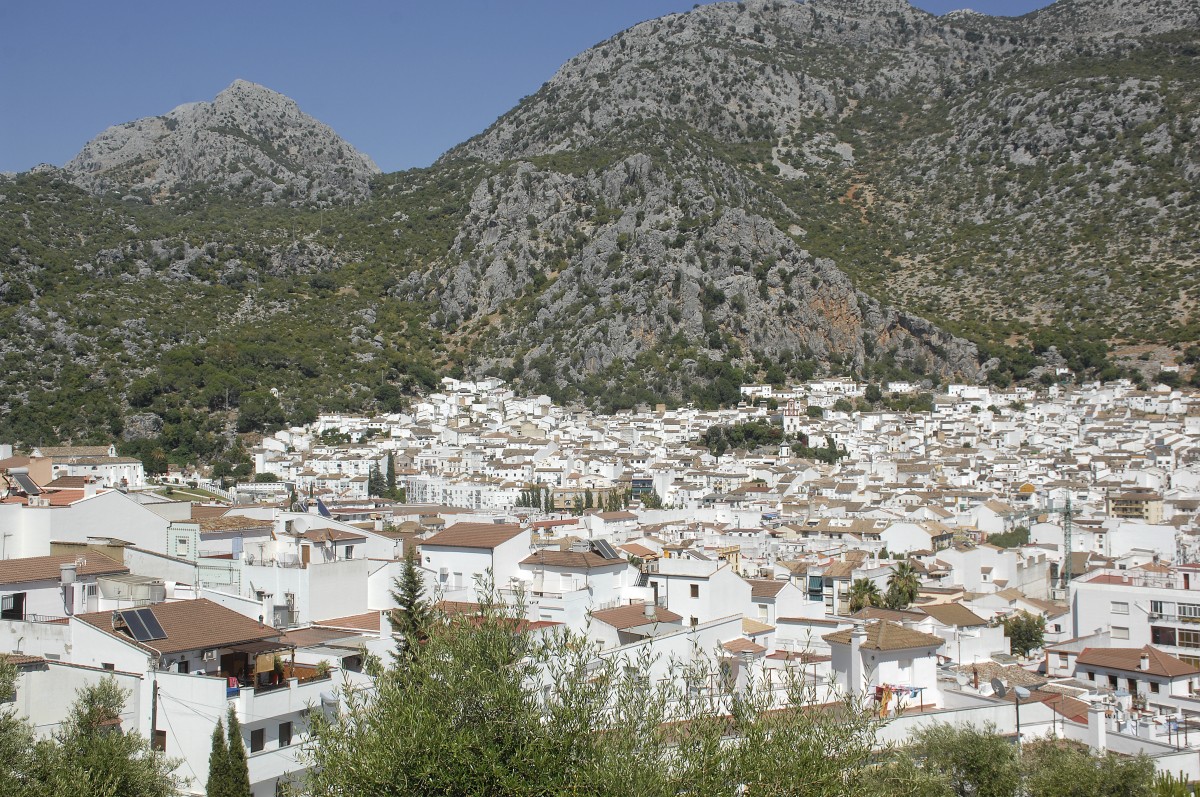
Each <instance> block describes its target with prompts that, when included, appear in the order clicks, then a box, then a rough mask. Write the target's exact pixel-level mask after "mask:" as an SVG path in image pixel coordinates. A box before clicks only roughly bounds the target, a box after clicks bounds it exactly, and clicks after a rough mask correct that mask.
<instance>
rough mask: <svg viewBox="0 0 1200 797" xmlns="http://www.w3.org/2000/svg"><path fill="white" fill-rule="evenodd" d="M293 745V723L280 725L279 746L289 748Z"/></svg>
mask: <svg viewBox="0 0 1200 797" xmlns="http://www.w3.org/2000/svg"><path fill="white" fill-rule="evenodd" d="M291 743H292V723H290V722H281V723H279V746H280V747H287V746H288V745H290V744H291Z"/></svg>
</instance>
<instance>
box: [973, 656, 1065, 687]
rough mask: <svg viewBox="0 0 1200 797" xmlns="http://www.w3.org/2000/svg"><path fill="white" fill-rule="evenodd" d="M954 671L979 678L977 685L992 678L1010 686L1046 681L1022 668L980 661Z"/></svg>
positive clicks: (1037, 683) (1033, 684)
mask: <svg viewBox="0 0 1200 797" xmlns="http://www.w3.org/2000/svg"><path fill="white" fill-rule="evenodd" d="M954 669H955V670H956V671H958V672H961V673H966V674H967V675H968V676H969V677H970V678H971V679H972V680H974V679H975V677H976V676H978V677H979V683H981V684H986V683H991V681H992V679H993V678H999V679H1000V680H1002V681H1007V682H1008V683H1009V684H1010V685H1012V686H1030V687H1032V686H1038V685H1040V684H1044V683H1045V682H1046V679H1045V678H1043V677H1042V676H1040V675H1037V674H1036V673H1031V672H1029V670H1026V669H1024V668H1022V667H1018V666H1016V665H1004V664H997V663H996V662H994V661H980V662H976V663H974V664H960V665H958V666H957V667H955V668H954Z"/></svg>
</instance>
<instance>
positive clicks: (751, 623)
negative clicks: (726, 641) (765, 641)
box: [742, 617, 775, 636]
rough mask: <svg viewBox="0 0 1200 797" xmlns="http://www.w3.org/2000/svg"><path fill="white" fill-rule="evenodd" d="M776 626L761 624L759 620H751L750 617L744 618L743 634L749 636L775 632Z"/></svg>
mask: <svg viewBox="0 0 1200 797" xmlns="http://www.w3.org/2000/svg"><path fill="white" fill-rule="evenodd" d="M774 630H775V626H773V625H768V624H766V623H760V622H759V621H758V620H751V619H750V618H749V617H743V618H742V633H743V634H746V635H747V636H754V635H755V634H765V633H767V632H769V631H774Z"/></svg>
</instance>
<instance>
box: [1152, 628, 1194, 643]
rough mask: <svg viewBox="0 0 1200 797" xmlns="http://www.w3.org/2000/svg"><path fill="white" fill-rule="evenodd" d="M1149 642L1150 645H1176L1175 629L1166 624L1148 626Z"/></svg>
mask: <svg viewBox="0 0 1200 797" xmlns="http://www.w3.org/2000/svg"><path fill="white" fill-rule="evenodd" d="M1185 633H1188V632H1185ZM1150 644H1151V645H1176V644H1178V643H1176V641H1175V629H1174V628H1168V627H1167V626H1161V625H1152V626H1150Z"/></svg>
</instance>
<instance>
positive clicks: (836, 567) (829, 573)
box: [822, 562, 862, 578]
mask: <svg viewBox="0 0 1200 797" xmlns="http://www.w3.org/2000/svg"><path fill="white" fill-rule="evenodd" d="M861 565H862V563H861V562H833V563H832V564H829V565H826V566H825V572H824V573H823V574H822V575H824V576H825V577H826V578H850V576H851V575H852V574H853V573H854V571H855V570H857V569H858V568H859V567H861Z"/></svg>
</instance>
